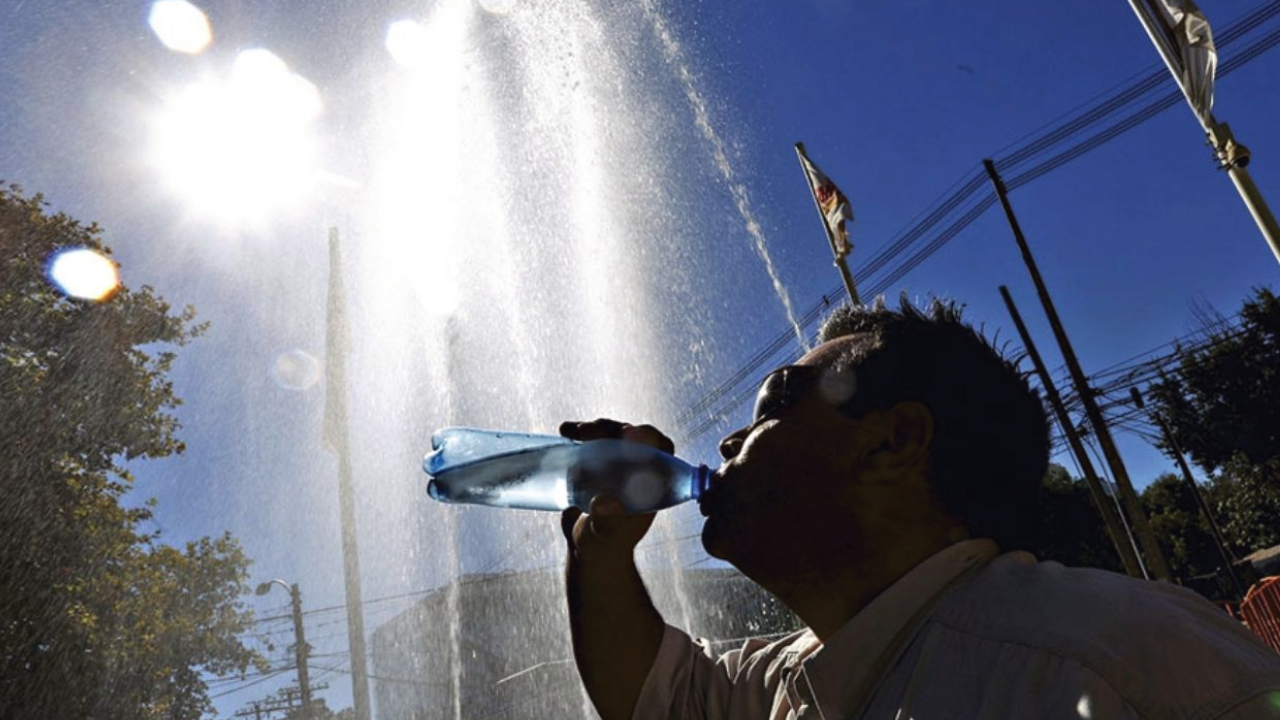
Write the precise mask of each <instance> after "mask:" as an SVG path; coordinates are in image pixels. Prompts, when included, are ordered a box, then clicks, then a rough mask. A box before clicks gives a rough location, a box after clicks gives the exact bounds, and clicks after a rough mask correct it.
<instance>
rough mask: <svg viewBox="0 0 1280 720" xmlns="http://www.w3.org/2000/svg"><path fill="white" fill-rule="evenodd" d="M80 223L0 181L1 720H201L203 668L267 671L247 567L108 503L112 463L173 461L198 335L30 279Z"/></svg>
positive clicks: (151, 309) (96, 242)
mask: <svg viewBox="0 0 1280 720" xmlns="http://www.w3.org/2000/svg"><path fill="white" fill-rule="evenodd" d="M100 236H101V231H100V229H99V228H98V227H97V226H96V225H89V226H84V225H82V224H80V223H79V222H77V221H76V220H74V219H72V218H70V217H68V216H66V215H65V214H62V213H58V214H50V213H48V212H46V206H45V203H44V202H43V200H42V199H41V197H40V196H39V195H35V196H32V197H28V196H25V195H24V194H23V192H22V190H21V188H19V187H18V186H16V185H10V186H7V187H5V186H2V185H0V406H2V407H3V408H4V410H3V412H0V447H3V448H5V458H6V459H5V460H4V461H3V462H2V463H0V487H2V488H3V491H4V495H3V496H2V497H0V718H4V719H6V720H7V719H8V718H18V717H22V718H60V719H66V720H74V719H77V718H94V719H95V720H110V719H113V718H122V719H123V718H130V719H133V718H145V719H150V718H157V719H159V718H166V719H172V720H180V719H181V720H185V719H187V718H199V717H201V715H202V714H203V713H205V712H206V711H209V710H211V709H212V708H211V705H210V702H209V700H208V695H207V688H206V685H205V682H204V680H203V679H202V674H201V672H202V671H208V672H212V673H214V674H217V675H225V674H231V673H244V672H245V671H246V670H248V669H249V668H250V667H253V666H258V667H265V663H264V662H263V660H262V658H261V657H260V656H258V655H257V654H256V653H254V652H252V651H251V650H249V649H248V648H246V647H245V646H244V645H243V644H242V643H241V641H240V639H239V638H240V636H241V635H242V634H243V633H244V632H245V631H247V630H248V629H249V627H250V623H251V622H252V615H251V613H249V612H248V611H247V610H246V609H245V606H244V605H243V604H242V603H241V602H240V600H239V598H240V596H241V595H242V594H243V593H245V592H247V591H248V587H247V586H246V585H245V580H246V577H247V567H248V560H247V559H246V558H245V556H244V554H243V553H242V552H241V550H240V548H239V545H238V543H237V542H236V541H235V540H234V539H233V538H232V537H230V536H229V535H224V536H222V537H218V538H204V539H201V540H198V541H195V542H191V543H187V544H186V545H185V546H184V547H182V548H175V547H171V546H167V545H164V544H162V543H160V542H159V537H160V533H159V532H158V531H152V532H147V531H145V530H144V526H145V525H146V523H147V522H148V521H149V520H150V519H151V518H152V513H153V511H154V505H155V503H154V502H153V501H148V502H147V503H145V504H143V505H142V506H141V507H138V506H133V507H130V506H126V505H125V504H124V503H123V502H122V501H123V500H124V499H125V495H126V493H127V492H128V490H129V488H130V485H131V483H132V477H131V476H130V474H129V473H128V471H127V470H125V469H124V468H123V467H121V465H120V464H119V462H120V461H121V459H125V460H136V459H141V458H158V457H165V456H167V455H171V454H173V453H178V452H181V451H182V449H183V446H182V443H181V442H180V441H179V440H178V439H177V438H176V436H175V432H176V431H177V429H178V422H177V419H176V418H175V417H174V415H173V414H172V412H171V411H172V410H173V409H174V408H175V407H176V406H177V405H178V403H179V400H178V398H177V396H176V395H175V394H174V391H173V386H172V384H171V382H170V381H169V379H168V372H169V369H170V366H171V364H172V362H173V360H174V357H175V355H174V352H173V348H175V347H180V346H182V345H184V344H185V343H186V342H188V341H189V340H191V339H192V338H194V337H196V336H197V335H199V334H200V333H201V332H202V331H203V329H204V326H203V325H199V324H196V323H195V321H194V317H195V315H194V311H193V310H192V309H191V308H190V307H188V308H186V309H184V310H182V311H181V312H177V313H173V312H171V308H170V306H169V305H168V303H166V302H165V301H164V300H163V299H162V298H160V297H158V296H156V295H155V293H154V292H153V291H152V289H151V288H149V287H145V286H144V287H142V288H140V289H138V290H131V289H129V288H127V287H123V286H121V287H120V288H118V290H117V291H116V292H115V293H114V295H112V296H111V297H110V298H108V299H106V300H104V301H101V302H91V301H80V300H75V299H71V298H68V297H65V296H64V295H62V294H61V293H60V292H59V291H58V290H57V289H56V288H55V287H54V286H53V285H52V284H51V283H50V282H49V281H48V279H47V278H46V277H45V268H46V265H47V264H48V263H49V261H50V259H51V258H52V257H53V256H54V255H55V253H57V252H58V251H60V250H63V249H68V248H89V249H92V250H94V251H96V252H98V253H100V254H102V255H104V256H107V257H109V256H110V249H109V248H107V247H105V246H104V245H103V244H102V241H101V237H100Z"/></svg>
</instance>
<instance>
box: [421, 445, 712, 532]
mask: <svg viewBox="0 0 1280 720" xmlns="http://www.w3.org/2000/svg"><path fill="white" fill-rule="evenodd" d="M422 468H423V470H425V471H426V472H427V477H428V478H429V479H430V482H429V483H428V484H427V494H429V495H430V496H431V497H432V498H433V499H435V500H439V501H440V502H448V503H471V504H476V505H492V506H496V507H508V508H523V509H527V510H564V509H566V508H569V507H578V508H582V509H584V510H585V509H587V507H588V506H589V505H590V504H591V499H592V498H593V497H595V496H597V495H601V494H608V495H612V496H614V497H616V498H618V499H619V500H620V501H621V502H622V506H623V508H624V510H625V511H626V512H627V513H628V514H635V513H647V512H654V511H655V510H661V509H663V508H668V507H671V506H672V505H678V504H680V503H682V502H686V501H688V500H694V499H696V498H697V497H698V496H699V495H701V494H702V492H703V491H704V490H706V487H707V483H708V482H709V481H710V478H711V470H710V469H709V468H707V466H706V465H698V466H697V467H694V466H693V465H690V464H689V463H687V462H685V461H683V460H681V459H680V458H678V457H675V456H674V455H671V454H669V453H665V452H662V451H661V450H658V449H657V448H653V447H650V446H648V445H643V444H640V443H634V442H628V441H626V440H592V441H590V442H578V441H577V440H570V439H568V438H563V437H560V436H558V435H532V434H528V433H513V432H502V431H496V430H478V429H475V428H461V427H453V428H445V429H443V430H441V431H439V432H437V433H436V434H435V435H433V436H432V437H431V453H430V454H428V455H427V456H426V458H424V459H423V461H422ZM584 471H585V472H584Z"/></svg>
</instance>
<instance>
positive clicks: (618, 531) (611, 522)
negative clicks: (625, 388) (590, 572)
mask: <svg viewBox="0 0 1280 720" xmlns="http://www.w3.org/2000/svg"><path fill="white" fill-rule="evenodd" d="M560 434H561V435H563V436H565V437H567V438H570V439H573V440H582V441H590V440H603V439H607V438H611V439H618V440H627V441H629V442H635V443H642V444H645V445H649V446H651V447H655V448H657V449H659V450H661V451H663V452H666V453H671V454H673V455H674V454H675V444H674V443H672V442H671V438H669V437H667V436H666V435H663V434H662V432H660V431H659V430H658V429H657V428H655V427H653V426H652V425H629V424H627V423H622V422H618V421H616V420H606V419H600V420H593V421H591V422H565V423H561V425H560ZM655 517H656V515H655V514H653V513H647V514H644V515H626V514H624V513H623V510H622V503H621V502H619V501H618V499H617V498H615V497H612V496H609V495H599V496H596V497H595V498H592V500H591V507H590V508H589V509H588V511H587V512H586V513H583V512H582V510H580V509H578V508H569V509H568V510H565V511H564V513H563V514H562V515H561V516H560V527H561V529H562V530H563V531H564V537H565V540H566V541H568V543H569V552H570V553H572V554H573V555H574V556H575V557H576V558H577V559H579V560H585V561H588V562H589V561H591V559H592V558H607V559H612V560H619V559H624V558H629V557H630V556H631V553H632V551H633V550H635V547H636V545H637V544H639V543H640V540H642V539H643V538H644V536H645V533H647V532H649V528H650V527H651V526H652V525H653V520H654V518H655Z"/></svg>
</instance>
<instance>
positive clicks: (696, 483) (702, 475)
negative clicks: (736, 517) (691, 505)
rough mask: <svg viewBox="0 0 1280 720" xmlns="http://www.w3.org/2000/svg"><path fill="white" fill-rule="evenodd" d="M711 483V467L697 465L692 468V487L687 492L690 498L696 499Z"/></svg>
mask: <svg viewBox="0 0 1280 720" xmlns="http://www.w3.org/2000/svg"><path fill="white" fill-rule="evenodd" d="M710 485H711V468H709V467H707V466H706V465H699V466H697V467H695V468H694V469H693V487H692V488H691V492H690V493H689V494H690V496H691V499H693V500H697V499H698V498H699V497H701V496H702V493H704V492H706V490H707V487H708V486H710Z"/></svg>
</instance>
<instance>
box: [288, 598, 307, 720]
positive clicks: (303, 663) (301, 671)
mask: <svg viewBox="0 0 1280 720" xmlns="http://www.w3.org/2000/svg"><path fill="white" fill-rule="evenodd" d="M289 599H290V601H291V603H292V604H293V637H294V640H295V643H294V653H293V656H294V657H295V658H296V659H297V662H298V687H299V688H300V689H301V691H302V720H311V679H310V678H309V677H308V676H307V656H308V655H309V654H310V651H311V648H309V647H307V636H306V633H305V632H304V631H303V629H302V592H301V591H300V590H298V583H294V584H293V585H291V586H290V587H289Z"/></svg>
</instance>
